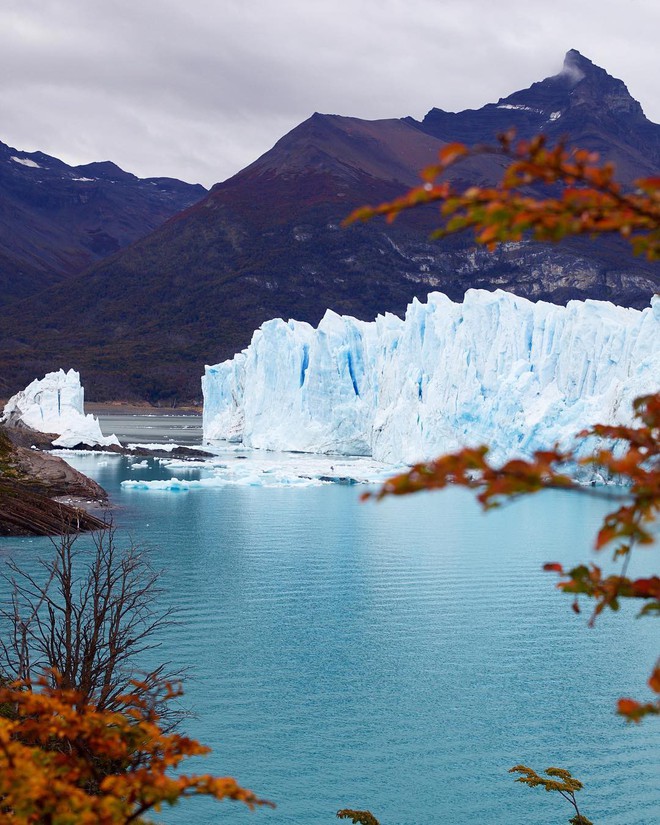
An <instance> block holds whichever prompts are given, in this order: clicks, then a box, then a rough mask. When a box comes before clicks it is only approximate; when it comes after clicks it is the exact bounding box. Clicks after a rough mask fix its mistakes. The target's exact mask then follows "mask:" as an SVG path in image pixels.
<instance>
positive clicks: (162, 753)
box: [0, 680, 270, 825]
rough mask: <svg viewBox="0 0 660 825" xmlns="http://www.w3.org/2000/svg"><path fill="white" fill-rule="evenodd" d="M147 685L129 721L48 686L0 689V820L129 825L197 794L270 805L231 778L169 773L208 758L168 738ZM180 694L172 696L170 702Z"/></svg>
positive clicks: (195, 745) (131, 703)
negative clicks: (187, 761) (196, 759)
mask: <svg viewBox="0 0 660 825" xmlns="http://www.w3.org/2000/svg"><path fill="white" fill-rule="evenodd" d="M142 687H144V689H145V690H146V689H147V687H148V686H141V685H140V684H139V683H136V691H135V693H133V694H131V696H130V697H127V699H126V703H127V706H128V710H127V711H126V712H123V713H119V712H110V711H99V710H97V709H96V707H95V706H94V705H91V704H87V703H85V702H81V695H80V694H79V693H76V692H75V691H71V690H65V689H62V688H59V687H53V686H51V685H48V684H46V682H45V680H44V681H42V683H41V684H40V686H39V690H38V691H33V690H30V689H27V687H26V686H21V685H20V684H19V683H14V684H13V685H10V686H8V687H0V708H1V709H2V711H3V712H2V714H1V715H0V822H8V823H9V822H11V823H16V825H32V824H33V823H34V824H35V825H36V823H44V822H48V823H51V825H71V823H76V825H119V824H120V823H121V825H125V823H136V825H139V824H140V823H146V822H147V820H145V819H144V818H143V815H144V814H145V813H147V812H148V811H152V810H156V811H158V810H159V809H160V808H161V806H162V805H163V803H165V804H168V805H174V804H175V803H177V802H178V801H179V800H181V799H184V798H186V797H190V796H194V795H205V796H212V797H214V798H216V799H233V800H236V801H239V802H243V803H245V804H246V805H248V806H249V807H250V808H252V807H254V806H255V805H264V804H266V805H269V804H270V803H268V802H265V801H264V800H262V799H259V798H257V797H256V796H255V794H253V793H252V791H248V790H246V789H245V788H242V787H241V786H240V785H238V783H237V782H236V781H235V780H234V779H232V778H231V777H214V776H209V775H194V776H185V775H183V776H182V775H178V774H175V775H173V774H172V771H173V770H175V769H177V768H178V767H179V765H180V764H181V762H182V761H183V760H185V759H186V758H188V757H191V756H198V755H202V754H205V753H208V752H209V748H206V747H204V746H203V745H200V744H199V742H196V741H195V740H194V739H188V738H187V737H185V736H180V735H178V734H173V733H167V734H166V733H164V732H163V730H162V729H161V727H160V726H159V722H158V717H157V716H155V714H154V713H153V712H152V711H151V710H150V706H151V704H150V702H148V701H146V700H145V699H140V698H139V697H140V694H141V691H142ZM175 695H178V693H177V692H176V691H174V690H172V688H171V687H169V686H168V688H167V695H166V696H165V698H166V699H168V698H172V697H173V696H175Z"/></svg>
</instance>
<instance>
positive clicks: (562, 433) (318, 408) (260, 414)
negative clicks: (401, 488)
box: [202, 290, 660, 463]
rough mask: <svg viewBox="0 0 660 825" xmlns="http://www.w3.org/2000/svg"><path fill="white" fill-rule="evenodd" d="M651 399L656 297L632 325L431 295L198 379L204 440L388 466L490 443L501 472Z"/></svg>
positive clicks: (482, 295)
mask: <svg viewBox="0 0 660 825" xmlns="http://www.w3.org/2000/svg"><path fill="white" fill-rule="evenodd" d="M659 385H660V297H657V296H656V298H654V299H653V302H652V305H651V307H649V308H648V309H646V310H644V311H642V312H640V311H638V310H634V309H627V308H623V307H617V306H614V305H613V304H610V303H607V302H602V301H584V302H582V301H571V302H570V303H569V304H568V305H567V306H566V307H563V306H556V305H554V304H548V303H543V302H539V303H532V302H531V301H528V300H526V299H524V298H520V297H518V296H515V295H512V294H510V293H507V292H503V291H501V290H498V291H496V292H487V291H484V290H469V291H468V292H467V293H466V295H465V297H464V300H463V302H462V303H454V302H453V301H451V300H450V299H449V298H447V297H446V296H445V295H443V294H441V293H438V292H435V293H431V294H430V295H429V296H428V299H427V301H426V303H421V302H419V301H417V300H413V302H412V303H411V304H410V305H409V307H408V309H407V312H406V316H405V319H404V320H401V319H400V318H397V317H396V316H393V315H389V314H388V315H384V316H378V318H376V320H375V321H374V322H370V323H367V322H363V321H358V320H356V319H355V318H350V317H343V316H339V315H337V314H335V313H334V312H331V311H328V312H326V314H325V316H324V317H323V319H322V320H321V322H320V324H319V326H318V328H316V329H315V328H313V327H312V326H310V325H309V324H306V323H301V322H298V321H288V322H287V321H283V320H280V319H275V320H272V321H268V322H267V323H265V324H263V325H262V327H261V328H260V329H259V330H257V331H256V332H255V333H254V336H253V338H252V342H251V344H250V345H249V347H247V349H245V350H244V351H243V352H241V353H239V354H238V355H236V356H235V357H234V358H233V359H231V360H228V361H225V362H223V363H221V364H216V365H214V366H209V367H207V368H206V372H205V375H204V377H203V378H202V389H203V393H204V438H205V440H206V441H207V442H210V443H213V442H216V441H219V440H223V439H224V440H229V441H237V442H240V441H242V442H243V444H244V445H245V446H247V447H257V448H263V449H269V450H298V451H302V452H318V453H338V454H344V455H346V454H352V455H371V456H372V457H373V458H375V459H377V460H380V461H384V462H391V463H400V462H408V463H410V462H414V461H418V460H423V459H426V458H430V457H433V456H435V455H438V454H440V453H442V452H447V451H453V450H456V449H459V448H461V447H463V446H466V445H477V444H482V443H488V444H490V445H491V447H492V450H493V457H494V458H496V459H499V460H501V459H504V458H508V457H511V456H520V455H528V454H530V453H531V452H532V451H533V450H535V449H540V448H542V447H548V446H551V445H553V444H554V443H555V442H559V443H560V444H562V445H567V444H568V443H569V442H570V439H571V437H572V436H573V435H574V434H575V433H576V432H578V431H579V430H580V429H582V428H583V427H585V426H586V425H588V424H592V423H595V422H597V421H601V422H609V423H614V422H619V423H624V422H628V421H630V419H631V402H632V399H633V398H635V397H636V396H638V395H642V394H645V393H649V392H654V391H657V389H658V386H659Z"/></svg>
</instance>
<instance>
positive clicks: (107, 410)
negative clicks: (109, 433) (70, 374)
mask: <svg viewBox="0 0 660 825" xmlns="http://www.w3.org/2000/svg"><path fill="white" fill-rule="evenodd" d="M85 412H86V413H93V414H94V415H201V414H202V407H201V406H199V407H197V406H192V405H191V406H189V407H186V406H184V407H154V406H152V405H151V404H148V403H147V402H146V401H145V402H143V403H139V402H133V403H131V402H129V401H85Z"/></svg>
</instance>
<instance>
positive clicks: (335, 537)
mask: <svg viewBox="0 0 660 825" xmlns="http://www.w3.org/2000/svg"><path fill="white" fill-rule="evenodd" d="M102 423H103V422H102ZM119 423H121V422H119ZM161 423H162V422H161ZM195 423H196V422H195V421H191V422H184V423H183V424H182V423H181V422H180V421H179V422H178V423H177V420H176V419H175V420H174V421H173V422H172V424H171V426H170V425H169V424H168V422H165V423H163V424H162V427H161V429H157V430H154V431H153V433H151V432H150V434H149V436H148V437H145V438H142V439H141V440H146V441H150V440H154V441H156V440H158V439H161V440H162V439H163V438H166V437H170V438H173V439H174V440H177V437H176V435H172V432H173V431H172V427H179V428H181V427H182V426H187V424H192V425H195ZM139 424H140V422H139V421H135V420H132V421H131V422H129V421H128V418H127V422H126V426H127V427H128V426H129V425H130V427H132V428H135V427H136V426H138V425H139ZM103 426H104V431H105V429H106V426H105V424H103ZM138 428H139V426H138ZM193 428H194V427H193ZM114 429H115V430H116V431H117V433H118V435H120V438H121V437H122V433H121V431H120V428H119V427H118V426H115V427H114ZM152 435H155V437H152ZM179 435H181V433H179ZM181 440H182V439H179V441H181ZM71 463H73V464H74V465H75V466H76V467H78V468H79V469H81V470H83V471H84V472H86V473H88V474H89V475H91V476H93V477H94V478H95V479H96V480H97V481H99V482H100V483H101V484H102V485H103V486H104V487H105V488H106V489H107V490H108V492H109V493H110V495H111V497H112V501H113V504H114V506H115V509H114V513H113V516H114V519H115V523H116V525H117V526H118V529H119V534H120V536H121V537H122V539H125V540H126V541H128V540H132V541H134V542H136V543H137V544H139V545H141V546H142V547H143V548H144V549H145V551H146V552H147V553H148V555H149V558H150V559H151V561H152V564H153V566H154V567H156V568H158V569H161V568H162V570H163V571H164V573H163V580H162V581H163V588H164V593H163V596H162V598H163V602H164V604H168V605H172V606H174V607H176V608H177V610H178V623H177V624H176V626H174V627H171V628H168V629H167V631H165V632H163V633H162V634H161V639H160V641H161V642H162V646H161V648H160V649H159V650H158V651H157V656H156V659H157V660H159V661H162V660H166V661H171V662H172V663H173V664H175V665H176V666H177V667H184V668H188V669H189V671H190V675H189V677H188V679H187V680H186V697H185V699H186V705H187V706H188V707H190V708H191V709H192V710H193V711H194V713H195V716H194V718H191V719H187V720H186V721H185V723H184V727H185V730H186V732H187V733H189V734H191V735H192V736H194V737H196V738H198V739H200V740H201V741H202V742H204V743H205V744H208V745H210V746H211V747H212V748H213V753H212V754H211V755H210V756H209V757H207V758H206V759H204V760H196V761H195V762H191V763H190V770H197V771H200V772H214V773H217V774H220V775H231V776H234V777H236V778H237V779H238V781H239V782H240V783H241V784H243V785H244V786H247V787H249V788H251V789H253V790H254V791H256V792H257V793H258V794H259V795H261V796H263V797H266V798H268V799H271V800H273V801H274V802H275V803H276V804H277V808H276V809H275V810H266V809H263V810H257V811H256V812H254V813H250V812H248V811H247V810H244V809H243V808H242V807H241V806H238V805H236V804H228V803H222V804H215V803H211V802H209V801H207V800H199V801H197V800H196V801H191V802H186V803H185V804H184V805H182V806H181V807H179V808H175V809H173V810H172V811H167V812H164V813H163V814H162V816H160V817H159V818H158V817H157V818H158V819H159V821H163V822H167V823H178V825H188V823H191V824H192V823H195V825H197V823H199V825H207V823H212V822H221V823H222V822H227V823H241V822H246V823H247V822H250V823H255V825H257V823H260V822H263V823H264V825H280V824H281V825H284V823H286V825H303V823H304V825H312V824H313V825H321V823H328V825H329V824H330V823H332V822H336V821H337V820H336V819H335V812H336V811H337V809H338V808H341V807H350V808H360V809H370V810H371V811H372V812H373V813H374V814H375V815H376V816H377V817H378V818H379V820H380V822H381V825H422V823H423V824H424V825H428V824H429V823H432V824H433V825H436V824H437V825H440V823H457V825H462V823H468V824H469V825H472V823H474V824H475V825H478V823H488V824H492V825H513V823H525V824H526V825H547V824H548V823H561V822H566V821H567V820H568V819H569V817H570V816H571V815H572V809H570V808H569V806H568V804H567V803H566V802H564V801H563V800H562V799H561V798H559V797H557V798H554V795H550V794H547V793H545V792H544V791H542V790H539V789H528V788H526V787H524V786H522V785H520V784H519V783H518V784H517V783H515V782H514V781H513V777H512V776H510V775H509V774H508V773H507V770H508V769H509V768H510V767H511V766H513V765H515V764H518V763H524V764H527V765H530V766H532V767H534V768H536V769H537V770H542V769H545V768H546V767H548V766H550V765H556V766H561V767H566V768H568V769H569V770H571V771H572V772H573V773H574V774H575V775H576V776H577V777H578V778H579V779H581V781H582V782H583V783H584V784H585V786H586V787H585V790H584V791H582V792H581V793H580V794H579V795H578V799H579V802H580V803H581V804H580V807H581V810H582V811H583V813H584V814H585V815H587V816H588V817H589V818H590V819H591V820H593V821H594V823H596V825H606V824H607V825H624V824H625V825H653V823H657V822H659V821H660V787H659V786H660V782H659V778H660V761H659V757H658V754H659V752H660V723H658V722H657V721H655V720H654V719H653V718H650V719H648V720H647V721H646V722H645V723H644V724H643V725H641V726H630V725H626V724H625V723H624V722H623V721H622V720H621V719H619V718H618V717H617V716H616V715H615V713H614V707H615V702H616V699H617V698H618V697H619V696H634V697H637V698H643V697H644V696H647V695H648V693H649V692H648V689H647V688H646V684H645V683H646V679H647V678H648V674H649V672H650V670H651V668H652V665H653V663H654V661H655V657H656V656H657V653H658V632H657V622H654V620H652V619H642V620H637V619H635V610H634V609H632V607H633V606H630V605H625V606H624V608H622V610H621V611H620V612H619V613H618V614H616V615H615V614H608V615H605V616H603V617H601V618H600V619H599V621H598V622H597V624H596V626H595V628H593V629H588V628H587V626H586V623H587V618H588V609H589V605H588V604H585V605H584V609H585V613H584V614H582V615H580V616H577V615H575V614H574V613H573V612H572V611H571V609H570V598H569V597H566V596H562V595H561V594H559V593H558V592H557V591H556V589H555V587H554V584H555V578H554V577H553V575H551V574H547V573H543V572H542V571H541V566H542V564H543V563H544V562H546V561H561V562H562V563H564V564H565V565H571V564H572V563H573V562H579V561H585V560H589V559H590V558H592V552H591V546H592V541H593V536H594V532H595V530H596V528H597V525H598V523H599V520H600V519H601V518H602V515H603V514H604V513H605V512H606V511H607V506H608V505H607V503H605V502H603V501H601V500H597V499H595V498H591V497H588V496H574V495H570V494H561V493H547V494H544V495H542V496H538V497H536V498H532V499H529V500H526V501H520V502H517V503H515V504H513V505H510V506H507V507H505V508H503V509H501V510H499V511H497V512H492V513H489V514H488V515H483V514H482V513H481V512H480V510H479V508H478V506H477V505H476V504H475V503H474V501H473V500H472V498H471V497H470V495H469V494H467V493H466V492H465V491H461V490H450V491H448V492H445V493H437V494H434V495H429V494H424V495H420V496H416V497H411V498H409V499H405V500H396V501H394V500H392V501H385V502H382V503H380V504H375V503H371V502H367V503H360V502H359V493H360V492H361V491H362V489H363V488H362V487H359V486H352V487H351V486H341V485H326V486H322V487H309V488H295V489H265V488H260V487H236V486H227V487H223V488H217V489H198V490H191V491H188V492H179V493H176V492H171V491H170V492H166V491H157V490H149V491H142V490H126V489H122V488H120V486H119V484H120V482H121V481H122V480H123V479H124V478H129V477H134V475H135V471H131V469H130V461H129V460H127V459H126V458H124V457H117V456H110V455H88V456H83V455H80V456H75V457H72V459H71ZM146 472H147V477H149V478H159V477H165V476H166V475H167V472H166V470H165V469H164V468H162V467H161V466H160V465H158V464H156V463H151V464H150V466H149V469H148V470H147V471H146ZM195 472H198V471H195ZM143 477H145V476H144V474H143ZM610 506H611V505H610ZM87 541H88V539H86V538H83V539H81V542H82V543H83V544H84V543H85V542H87ZM48 551H49V543H48V540H42V539H11V540H10V539H3V540H0V562H1V561H2V560H3V559H4V558H7V557H9V556H11V557H12V558H15V559H17V560H19V561H20V562H21V564H23V565H24V566H25V567H26V568H29V569H34V565H35V563H36V560H37V558H38V556H39V555H40V554H41V555H43V554H47V553H48ZM658 556H659V554H658V551H657V550H653V551H651V552H649V551H645V552H641V551H640V552H638V554H637V557H636V558H634V559H633V563H632V566H631V572H632V573H633V574H642V573H644V572H648V571H650V570H652V569H654V570H657V569H658V562H659V561H660V559H659V558H658ZM602 562H603V563H604V564H605V558H604V557H603V558H602ZM0 588H1V591H0V595H1V596H2V598H5V597H6V593H7V585H6V584H4V583H2V584H0ZM145 664H146V663H145Z"/></svg>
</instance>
